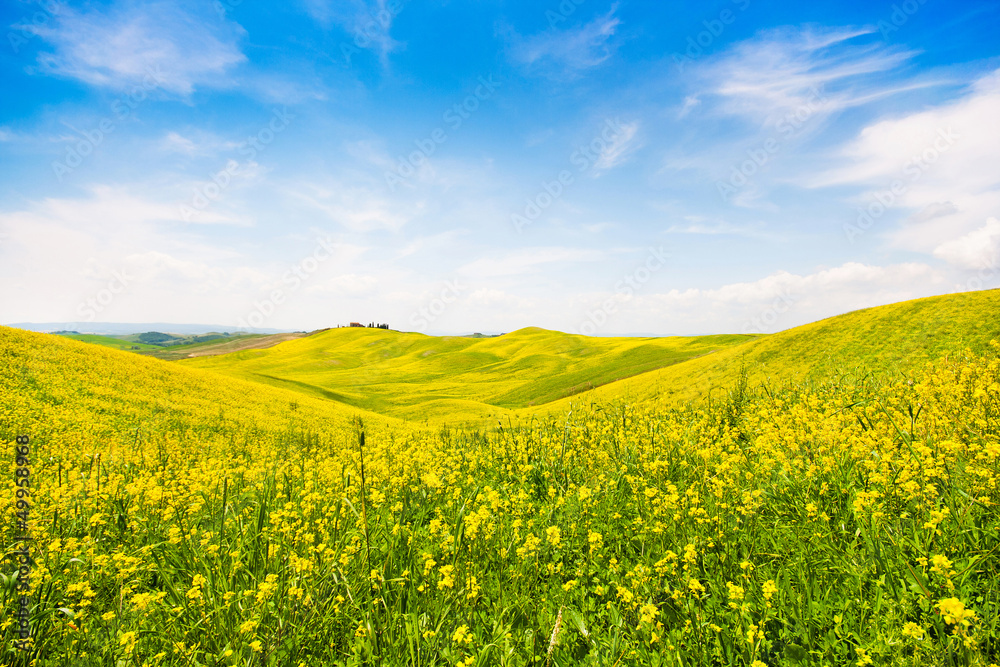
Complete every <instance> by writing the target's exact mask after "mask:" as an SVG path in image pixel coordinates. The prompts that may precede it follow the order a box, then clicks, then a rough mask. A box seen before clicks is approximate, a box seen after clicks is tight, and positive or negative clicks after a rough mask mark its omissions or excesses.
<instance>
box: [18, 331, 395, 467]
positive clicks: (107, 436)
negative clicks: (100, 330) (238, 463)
mask: <svg viewBox="0 0 1000 667" xmlns="http://www.w3.org/2000/svg"><path fill="white" fill-rule="evenodd" d="M0 408H2V410H0V437H8V438H9V437H11V436H13V435H14V434H15V432H27V433H32V434H34V435H35V436H38V437H41V438H43V439H48V440H51V441H53V442H59V441H60V440H61V441H62V442H64V444H69V443H70V442H85V441H86V442H89V443H91V446H92V447H95V448H96V447H98V446H105V447H106V446H112V445H113V444H115V443H117V444H118V445H122V446H131V443H132V441H135V440H137V439H140V438H142V439H146V438H151V437H152V438H164V439H166V440H170V439H176V438H189V437H194V438H199V439H203V440H206V442H207V440H210V439H219V438H227V437H228V438H239V439H251V438H253V437H254V435H255V434H257V435H260V434H263V433H267V434H269V436H268V437H279V436H280V434H282V433H292V432H296V431H299V432H301V431H304V430H305V431H311V432H315V433H319V432H333V431H342V430H344V429H345V428H347V427H349V424H350V421H351V419H352V418H353V416H355V415H360V416H363V417H364V418H365V419H366V420H368V421H371V422H373V423H379V424H389V423H393V422H394V420H392V419H389V418H384V417H381V416H378V415H373V414H370V413H367V412H365V411H364V410H360V409H357V408H351V407H348V406H344V405H341V404H338V403H333V402H330V401H323V400H320V399H317V398H313V397H310V396H304V395H302V394H301V393H299V392H294V391H288V390H286V389H281V388H274V387H267V386H262V385H260V384H252V383H249V382H246V381H244V380H239V379H236V378H231V377H224V376H220V375H216V374H214V373H210V372H206V371H202V370H199V369H195V368H185V367H183V366H180V365H178V364H174V363H171V362H166V361H161V360H158V359H151V358H149V357H144V356H140V355H137V354H134V353H130V352H121V351H117V350H113V349H110V348H106V347H101V346H98V345H91V344H87V343H82V342H78V341H74V340H70V339H67V338H64V337H61V336H53V335H49V334H39V333H32V332H28V331H22V330H19V329H11V328H7V327H0ZM348 430H349V428H348Z"/></svg>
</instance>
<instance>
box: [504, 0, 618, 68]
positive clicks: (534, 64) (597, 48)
mask: <svg viewBox="0 0 1000 667" xmlns="http://www.w3.org/2000/svg"><path fill="white" fill-rule="evenodd" d="M617 10H618V5H617V4H615V5H613V6H612V7H611V10H610V11H609V12H608V13H607V14H604V15H603V16H598V17H596V18H594V19H593V20H592V21H590V22H589V23H585V24H584V25H582V26H579V27H577V28H566V29H562V30H560V29H557V28H550V29H549V30H546V31H544V32H541V33H538V34H535V35H530V36H523V35H520V34H518V33H517V32H515V31H513V30H512V29H509V28H508V29H506V32H507V33H508V35H507V37H508V41H509V54H510V59H511V60H512V61H513V62H514V63H515V64H518V65H522V66H525V67H529V68H538V69H542V70H548V71H550V72H552V73H557V74H565V73H573V72H579V71H582V70H586V69H590V68H592V67H596V66H597V65H600V64H601V63H603V62H605V61H606V60H608V58H610V57H611V56H612V54H613V53H614V49H613V46H612V45H611V43H610V42H611V38H612V37H614V34H615V31H616V30H617V28H618V26H619V25H621V20H620V19H618V18H617V17H615V12H616V11H617Z"/></svg>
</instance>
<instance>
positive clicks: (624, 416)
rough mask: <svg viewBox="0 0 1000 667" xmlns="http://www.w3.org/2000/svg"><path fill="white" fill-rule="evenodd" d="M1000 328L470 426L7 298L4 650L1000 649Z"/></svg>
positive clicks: (311, 659)
mask: <svg viewBox="0 0 1000 667" xmlns="http://www.w3.org/2000/svg"><path fill="white" fill-rule="evenodd" d="M998 353H1000V345H998V344H996V343H994V345H993V347H992V348H991V351H989V352H987V353H985V354H981V355H976V354H973V353H971V352H969V353H963V354H958V355H953V356H950V357H945V358H943V359H941V360H939V361H937V362H934V363H931V364H928V365H927V366H926V367H924V368H923V369H921V370H920V371H919V372H916V373H914V374H912V375H911V376H907V375H902V374H895V375H887V374H886V375H882V374H861V375H857V376H852V375H838V376H832V375H831V379H829V380H828V381H826V382H820V381H816V382H809V383H797V384H787V385H780V386H751V385H749V384H748V383H747V382H746V376H745V375H744V376H735V377H733V378H732V381H731V383H730V388H729V390H728V392H727V393H726V395H725V396H723V395H722V394H721V393H719V392H716V393H715V394H714V400H713V401H712V403H711V404H710V405H709V404H699V403H692V404H687V405H679V404H675V405H671V404H665V403H661V402H656V401H648V402H638V403H626V402H623V401H621V400H618V401H613V400H612V401H607V402H602V403H593V404H590V403H587V402H586V401H580V402H578V403H577V404H575V405H574V406H573V408H572V410H571V411H569V412H566V413H562V414H560V415H558V416H552V417H544V418H532V419H524V420H521V421H515V420H513V419H511V420H509V421H506V420H505V421H502V422H494V423H492V424H484V425H482V426H481V427H480V428H478V429H476V428H466V429H461V430H459V429H454V428H452V429H449V428H448V427H436V428H433V429H432V428H429V427H419V426H416V425H413V424H411V423H408V422H403V421H398V420H393V419H390V418H386V417H380V416H378V415H374V414H370V413H364V414H362V413H359V412H358V411H357V410H349V409H347V408H345V407H343V406H338V405H336V404H334V403H332V402H330V401H323V400H321V399H318V398H312V397H309V396H303V395H301V394H296V393H294V392H290V391H286V390H284V389H280V388H275V387H269V386H263V385H254V384H253V383H250V382H245V381H242V380H236V379H232V378H224V377H222V376H219V375H215V374H213V373H211V372H208V371H203V370H199V369H194V368H186V367H182V366H178V365H171V364H169V363H166V362H160V361H157V360H153V359H147V358H142V357H138V356H134V355H129V354H128V353H124V352H117V351H114V350H101V349H99V348H95V347H92V346H87V345H84V344H82V343H76V342H73V341H63V340H56V339H53V338H52V337H49V336H44V335H39V334H30V333H26V332H20V331H15V330H11V329H3V328H0V392H2V393H0V397H2V398H0V407H2V410H3V411H2V415H0V437H2V438H3V439H4V441H6V442H8V443H10V444H9V445H8V447H7V448H6V449H5V451H8V452H10V455H9V456H7V457H6V459H5V464H6V465H8V466H9V469H10V474H8V480H13V468H14V457H13V453H12V452H13V441H14V437H15V435H17V434H20V433H25V434H28V435H30V436H32V441H31V447H32V456H31V471H32V492H33V495H32V507H31V514H30V516H31V519H30V528H31V533H32V536H33V537H34V539H35V542H34V546H33V553H34V558H35V566H34V569H33V573H32V582H31V583H32V594H31V620H32V627H33V629H34V635H35V636H34V643H33V649H32V650H31V651H30V652H25V651H17V650H15V649H14V648H13V646H14V642H15V640H16V632H15V631H16V628H15V626H14V622H13V619H14V614H15V612H16V602H17V599H16V596H15V593H14V587H15V584H16V581H15V576H13V572H14V571H15V570H16V565H14V564H7V563H6V562H5V564H4V567H3V569H2V570H0V571H2V573H3V578H2V580H0V586H2V589H3V616H2V618H3V621H2V622H0V639H2V642H3V644H2V645H3V649H2V653H0V664H2V665H10V666H12V665H27V664H34V665H46V666H48V665H52V666H56V665H58V666H62V665H115V666H116V667H117V666H119V665H121V666H133V665H134V666H138V665H205V666H207V665H245V666H248V667H249V666H251V665H254V666H256V665H275V666H285V665H292V666H295V665H309V666H313V665H316V666H318V665H363V664H387V665H459V664H461V665H466V666H468V665H484V666H485V665H532V664H535V665H546V664H550V665H607V666H608V667H611V666H613V665H746V666H752V667H760V666H761V665H768V666H776V665H799V664H801V665H865V664H876V665H883V664H886V665H983V666H986V665H990V664H996V663H1000V517H998V511H1000V510H998V508H1000V490H998V488H997V482H998V476H1000V424H998V418H1000V359H998ZM834 377H835V379H833V378H834ZM6 489H7V490H6V491H5V493H6V494H7V496H6V497H7V498H10V499H11V501H10V502H6V501H5V503H4V505H3V507H4V509H5V512H6V514H7V516H5V524H4V525H5V533H4V544H5V547H7V548H5V551H8V550H10V547H12V546H13V544H12V540H13V535H14V532H13V527H12V526H13V525H14V511H15V509H14V505H13V498H14V489H15V486H14V484H13V482H12V481H8V483H7V485H6Z"/></svg>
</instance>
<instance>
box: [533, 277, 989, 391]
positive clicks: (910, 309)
mask: <svg viewBox="0 0 1000 667" xmlns="http://www.w3.org/2000/svg"><path fill="white" fill-rule="evenodd" d="M991 340H1000V290H990V291H984V292H966V293H961V294H948V295H944V296H936V297H929V298H926V299H917V300H914V301H904V302H901V303H895V304H891V305H888V306H879V307H876V308H868V309H865V310H858V311H854V312H851V313H847V314H844V315H839V316H837V317H831V318H829V319H825V320H821V321H819V322H814V323H812V324H807V325H805V326H801V327H796V328H794V329H789V330H787V331H783V332H781V333H777V334H773V335H770V336H764V337H760V338H758V339H756V340H752V341H749V342H747V343H746V344H744V345H741V346H739V347H733V348H729V349H727V350H723V351H720V352H718V353H716V354H714V355H712V356H710V357H704V358H700V359H693V360H691V361H688V362H685V363H684V364H680V365H677V366H674V367H670V368H664V369H661V370H657V371H653V372H650V373H645V374H643V375H641V376H638V377H633V378H628V379H626V380H623V381H621V382H618V383H615V384H614V385H612V386H605V387H600V388H597V389H595V390H594V391H593V392H591V393H589V394H588V395H587V397H586V398H587V399H588V400H594V401H607V400H612V399H617V398H628V399H629V400H639V401H641V400H666V401H672V402H679V401H680V402H683V401H691V400H697V399H705V398H707V397H708V395H709V393H710V392H711V391H713V390H714V389H722V388H725V387H730V386H732V385H733V384H734V383H735V382H736V379H737V378H738V377H739V374H740V370H741V368H742V367H745V368H746V370H747V374H748V379H749V381H750V383H751V384H760V383H769V384H781V383H787V382H795V381H801V380H809V379H811V380H822V379H825V378H829V377H832V376H835V375H837V374H842V373H848V374H857V373H864V372H866V371H869V370H877V371H882V372H889V373H904V374H909V373H912V372H913V371H915V370H917V369H918V368H919V367H921V366H923V365H924V364H925V363H927V362H928V361H932V360H936V359H938V358H940V357H942V356H944V355H946V354H950V353H961V352H962V351H964V350H965V349H966V348H968V349H971V350H972V351H973V352H974V353H976V354H981V353H983V352H984V351H986V349H987V348H988V346H989V343H990V341H991ZM571 403H572V400H569V399H563V400H560V401H557V402H554V403H552V404H550V405H549V406H547V408H548V409H549V410H568V409H569V408H570V405H571Z"/></svg>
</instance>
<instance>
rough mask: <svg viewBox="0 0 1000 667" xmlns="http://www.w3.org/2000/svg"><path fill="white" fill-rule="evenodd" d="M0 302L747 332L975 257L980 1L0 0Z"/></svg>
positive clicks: (254, 317)
mask: <svg viewBox="0 0 1000 667" xmlns="http://www.w3.org/2000/svg"><path fill="white" fill-rule="evenodd" d="M0 19H2V23H3V25H4V27H5V29H4V33H5V37H4V39H3V40H2V41H3V43H2V44H0V90H2V91H3V93H2V100H3V102H2V106H0V322H4V323H10V322H51V321H80V322H88V321H99V322H101V321H109V322H176V323H183V322H203V323H210V324H221V325H225V326H227V327H233V328H235V327H237V326H240V325H244V326H254V327H270V328H285V329H313V328H320V327H325V326H331V325H336V324H343V323H347V322H349V321H351V320H358V321H362V322H365V323H367V322H370V321H380V322H387V323H389V324H390V326H392V328H398V329H402V330H418V331H425V332H452V333H463V332H471V331H511V330H513V329H517V328H520V327H524V326H541V327H545V328H550V329H559V330H562V331H571V332H582V333H588V334H590V333H592V334H614V333H637V332H650V333H657V334H693V333H716V332H741V331H760V332H772V331H777V330H780V329H785V328H788V327H791V326H795V325H798V324H802V323H806V322H809V321H813V320H816V319H819V318H822V317H826V316H830V315H835V314H838V313H842V312H845V311H848V310H853V309H857V308H862V307H867V306H871V305H877V304H884V303H889V302H894V301H899V300H904V299H910V298H916V297H922V296H928V295H933V294H943V293H949V292H956V291H965V290H970V289H981V288H992V287H996V286H1000V267H998V266H997V263H998V259H1000V160H998V158H997V156H998V155H1000V123H998V120H997V119H998V118H1000V57H998V56H1000V40H997V34H998V33H997V30H998V25H1000V4H998V3H997V2H965V1H955V2H941V1H939V0H906V1H905V2H897V3H892V2H885V3H874V4H873V3H870V2H850V3H845V2H841V1H838V2H832V1H830V2H825V1H824V2H813V3H789V2H780V3H779V2H766V1H765V0H725V1H719V2H704V3H680V2H666V3H665V2H659V1H656V2H654V1H653V0H649V1H646V2H639V1H630V0H619V1H617V2H607V1H601V0H562V1H561V2H560V1H559V0H551V1H549V2H538V1H535V0H532V1H528V0H523V1H522V0H476V1H474V2H473V1H466V2H448V1H447V0H337V1H334V0H289V1H288V2H284V3H274V2H261V1H260V0H219V1H213V0H198V1H191V2H187V1H184V0H169V1H168V0H163V1H160V2H145V1H140V0H135V1H110V2H96V1H95V2H63V1H61V0H40V1H33V2H27V1H24V0H11V1H10V2H5V3H3V4H2V9H0Z"/></svg>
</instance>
